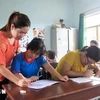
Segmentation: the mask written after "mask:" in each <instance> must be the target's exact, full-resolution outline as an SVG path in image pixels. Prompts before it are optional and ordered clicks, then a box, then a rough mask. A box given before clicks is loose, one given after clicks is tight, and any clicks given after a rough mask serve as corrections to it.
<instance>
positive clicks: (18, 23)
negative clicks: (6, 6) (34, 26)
mask: <svg viewBox="0 0 100 100" xmlns="http://www.w3.org/2000/svg"><path fill="white" fill-rule="evenodd" d="M11 24H14V27H15V28H22V27H27V26H29V27H30V25H31V22H30V20H29V18H28V16H27V15H25V14H23V13H20V12H13V13H12V14H11V15H10V17H9V19H8V23H7V24H6V25H5V26H4V27H3V28H1V29H0V30H2V31H9V30H10V27H11Z"/></svg>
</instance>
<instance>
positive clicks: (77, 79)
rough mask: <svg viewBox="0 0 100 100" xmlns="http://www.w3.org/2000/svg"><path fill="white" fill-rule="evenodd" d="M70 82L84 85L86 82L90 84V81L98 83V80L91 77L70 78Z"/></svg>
mask: <svg viewBox="0 0 100 100" xmlns="http://www.w3.org/2000/svg"><path fill="white" fill-rule="evenodd" d="M70 80H72V81H74V82H77V83H86V82H91V81H100V78H98V77H94V76H91V77H77V78H70Z"/></svg>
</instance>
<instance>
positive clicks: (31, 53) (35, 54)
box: [27, 50, 40, 59]
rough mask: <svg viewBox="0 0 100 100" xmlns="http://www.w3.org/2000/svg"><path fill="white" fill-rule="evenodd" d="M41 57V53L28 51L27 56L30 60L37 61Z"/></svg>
mask: <svg viewBox="0 0 100 100" xmlns="http://www.w3.org/2000/svg"><path fill="white" fill-rule="evenodd" d="M39 55H40V51H36V52H34V51H32V50H27V56H28V57H29V58H30V59H36V58H37V57H39Z"/></svg>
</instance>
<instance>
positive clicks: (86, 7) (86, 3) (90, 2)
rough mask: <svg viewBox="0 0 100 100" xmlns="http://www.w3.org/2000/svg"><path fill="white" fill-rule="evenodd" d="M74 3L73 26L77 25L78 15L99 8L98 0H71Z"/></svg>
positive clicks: (99, 0) (99, 1)
mask: <svg viewBox="0 0 100 100" xmlns="http://www.w3.org/2000/svg"><path fill="white" fill-rule="evenodd" d="M73 3H74V4H73V5H74V23H73V24H74V25H73V26H74V27H77V28H78V27H79V15H80V14H81V13H91V12H93V11H97V10H100V0H73Z"/></svg>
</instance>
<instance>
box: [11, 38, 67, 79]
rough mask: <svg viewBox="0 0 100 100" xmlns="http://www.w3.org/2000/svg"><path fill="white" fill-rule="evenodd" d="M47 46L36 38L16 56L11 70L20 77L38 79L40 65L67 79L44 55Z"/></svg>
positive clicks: (60, 77)
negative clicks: (25, 49)
mask: <svg viewBox="0 0 100 100" xmlns="http://www.w3.org/2000/svg"><path fill="white" fill-rule="evenodd" d="M45 50H46V48H45V45H44V42H43V41H42V39H40V38H34V39H33V40H32V41H31V42H30V43H29V44H28V46H27V51H26V52H24V53H20V54H18V55H16V56H15V58H14V59H13V62H12V66H11V70H12V72H13V73H14V74H15V75H16V76H17V77H19V78H25V79H26V80H31V81H36V80H38V73H39V69H40V66H43V67H44V68H45V69H46V70H47V71H49V72H50V73H51V74H53V75H54V76H56V77H57V78H58V79H59V80H61V81H67V80H68V77H67V76H61V75H60V74H59V73H58V72H57V71H55V70H54V68H53V67H52V66H51V65H50V64H49V62H48V61H47V60H46V58H45V57H44V56H43V55H44V52H45Z"/></svg>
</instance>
